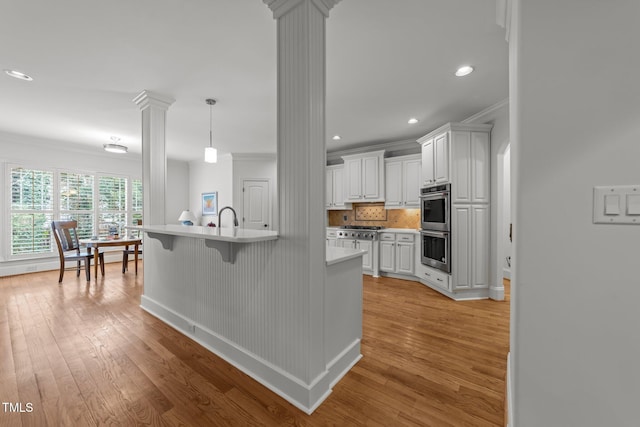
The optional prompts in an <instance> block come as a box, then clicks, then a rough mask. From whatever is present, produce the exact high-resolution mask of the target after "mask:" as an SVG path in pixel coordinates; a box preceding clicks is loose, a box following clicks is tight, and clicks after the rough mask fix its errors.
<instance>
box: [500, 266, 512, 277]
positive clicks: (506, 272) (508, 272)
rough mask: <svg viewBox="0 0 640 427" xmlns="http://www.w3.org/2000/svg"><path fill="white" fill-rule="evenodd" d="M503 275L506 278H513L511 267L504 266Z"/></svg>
mask: <svg viewBox="0 0 640 427" xmlns="http://www.w3.org/2000/svg"><path fill="white" fill-rule="evenodd" d="M502 277H504V278H505V279H509V280H511V269H510V268H503V269H502Z"/></svg>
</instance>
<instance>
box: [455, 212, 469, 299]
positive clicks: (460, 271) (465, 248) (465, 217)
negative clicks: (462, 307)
mask: <svg viewBox="0 0 640 427" xmlns="http://www.w3.org/2000/svg"><path fill="white" fill-rule="evenodd" d="M471 211H472V206H471V205H452V212H451V227H452V229H451V267H452V269H451V276H452V279H453V286H452V287H453V289H454V290H455V289H470V288H471V254H470V252H471V215H472V213H471Z"/></svg>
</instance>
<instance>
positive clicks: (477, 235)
mask: <svg viewBox="0 0 640 427" xmlns="http://www.w3.org/2000/svg"><path fill="white" fill-rule="evenodd" d="M471 287H472V288H488V287H489V206H487V205H473V206H472V207H471Z"/></svg>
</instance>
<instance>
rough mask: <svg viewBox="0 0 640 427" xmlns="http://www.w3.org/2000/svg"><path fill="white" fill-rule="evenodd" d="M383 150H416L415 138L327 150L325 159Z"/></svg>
mask: <svg viewBox="0 0 640 427" xmlns="http://www.w3.org/2000/svg"><path fill="white" fill-rule="evenodd" d="M380 150H384V151H386V152H393V151H401V150H413V151H415V150H416V139H405V140H402V141H391V142H383V143H378V144H371V145H361V146H358V147H353V148H345V149H343V150H331V151H327V160H339V159H341V158H342V156H349V155H352V154H362V153H369V152H372V151H380Z"/></svg>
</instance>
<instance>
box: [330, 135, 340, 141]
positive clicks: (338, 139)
mask: <svg viewBox="0 0 640 427" xmlns="http://www.w3.org/2000/svg"><path fill="white" fill-rule="evenodd" d="M331 139H333V140H334V141H340V140H341V139H342V138H341V137H340V135H333V138H331Z"/></svg>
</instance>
